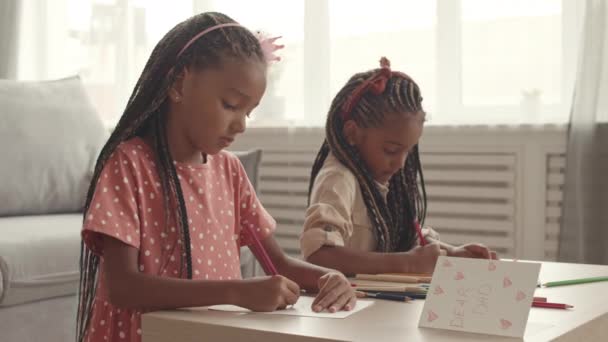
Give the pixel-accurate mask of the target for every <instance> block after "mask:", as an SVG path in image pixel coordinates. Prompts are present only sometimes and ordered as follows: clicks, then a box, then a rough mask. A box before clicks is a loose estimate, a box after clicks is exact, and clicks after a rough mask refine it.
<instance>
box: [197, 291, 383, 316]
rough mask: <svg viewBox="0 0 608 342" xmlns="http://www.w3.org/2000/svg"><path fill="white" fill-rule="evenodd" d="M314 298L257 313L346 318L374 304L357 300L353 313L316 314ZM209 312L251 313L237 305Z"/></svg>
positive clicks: (302, 297)
mask: <svg viewBox="0 0 608 342" xmlns="http://www.w3.org/2000/svg"><path fill="white" fill-rule="evenodd" d="M313 300H314V297H308V296H301V297H300V299H298V302H297V303H296V304H295V305H293V306H291V307H290V308H287V309H285V310H277V311H273V312H256V314H257V313H261V314H267V315H290V316H303V317H317V318H346V317H348V316H350V315H352V314H354V313H356V312H359V311H361V310H363V309H365V308H367V307H368V306H370V305H372V304H373V303H374V302H373V301H371V300H361V299H358V300H357V305H356V306H355V308H354V309H353V310H351V311H338V312H335V313H330V312H327V311H324V312H314V311H312V309H311V308H310V306H311V304H312V301H313ZM208 309H209V310H214V311H230V312H251V311H250V310H248V309H245V308H242V307H240V306H236V305H214V306H210V307H208Z"/></svg>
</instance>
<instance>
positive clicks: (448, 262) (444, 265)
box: [443, 260, 452, 267]
mask: <svg viewBox="0 0 608 342" xmlns="http://www.w3.org/2000/svg"><path fill="white" fill-rule="evenodd" d="M443 267H452V263H451V262H450V260H444V261H443Z"/></svg>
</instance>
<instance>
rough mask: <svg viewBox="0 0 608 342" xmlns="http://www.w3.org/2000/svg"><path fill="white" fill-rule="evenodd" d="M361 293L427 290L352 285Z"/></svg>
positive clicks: (421, 290)
mask: <svg viewBox="0 0 608 342" xmlns="http://www.w3.org/2000/svg"><path fill="white" fill-rule="evenodd" d="M352 286H353V287H354V288H356V289H357V290H359V291H382V292H414V293H426V292H427V289H425V288H422V287H417V286H390V285H358V284H352Z"/></svg>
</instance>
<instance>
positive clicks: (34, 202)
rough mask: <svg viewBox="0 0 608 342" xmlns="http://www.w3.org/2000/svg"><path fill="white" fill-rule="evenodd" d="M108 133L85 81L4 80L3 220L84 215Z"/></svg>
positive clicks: (0, 96)
mask: <svg viewBox="0 0 608 342" xmlns="http://www.w3.org/2000/svg"><path fill="white" fill-rule="evenodd" d="M107 135H108V133H107V132H106V130H105V129H104V126H103V123H102V121H101V119H100V118H99V116H98V115H97V113H96V112H95V109H94V108H93V106H92V104H91V102H90V100H89V98H88V97H87V94H86V92H85V89H84V87H83V85H82V82H81V80H80V78H79V77H70V78H66V79H61V80H56V81H43V82H19V81H11V80H0V163H1V164H2V166H1V167H0V216H7V215H26V214H49V213H66V212H76V211H80V210H81V209H82V207H83V204H84V200H85V195H86V191H87V188H88V186H89V182H90V180H91V177H92V173H93V168H94V167H95V161H96V158H97V155H98V153H99V151H100V150H101V147H102V146H103V143H104V142H105V140H106V139H107Z"/></svg>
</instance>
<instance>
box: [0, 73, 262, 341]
mask: <svg viewBox="0 0 608 342" xmlns="http://www.w3.org/2000/svg"><path fill="white" fill-rule="evenodd" d="M107 136H108V134H107V130H106V129H105V128H104V126H103V124H102V122H101V120H100V119H99V117H98V115H97V114H96V113H95V110H94V109H93V107H92V106H91V104H90V102H89V100H88V98H87V96H86V94H85V91H84V88H83V86H82V83H81V81H80V79H79V78H77V77H73V78H67V79H62V80H57V81H47V82H15V81H6V80H0V162H1V163H2V166H1V167H0V341H2V342H12V341H15V342H17V341H19V342H28V341H46V342H59V341H61V342H65V341H73V340H74V330H75V328H74V326H75V319H76V318H75V317H76V316H75V313H76V305H77V297H76V291H77V287H78V279H79V273H78V260H79V255H80V228H81V224H82V214H81V212H80V210H81V208H82V203H83V201H84V195H85V192H86V190H87V187H88V183H89V181H90V179H91V175H92V170H93V167H94V164H95V160H96V158H97V155H98V152H99V150H100V149H101V147H102V145H103V143H104V142H105V140H106V139H107ZM236 154H237V155H238V156H239V158H240V159H241V161H242V163H243V165H244V166H245V169H246V171H247V173H248V175H249V177H250V178H251V181H252V183H253V184H254V186H256V185H257V178H258V175H257V172H258V165H259V162H260V158H261V151H259V150H254V151H250V152H242V153H238V152H237V153H236ZM241 268H242V273H243V276H244V277H249V276H253V275H259V274H261V273H262V271H261V268H260V267H259V265H258V264H257V263H256V262H255V259H254V258H253V256H252V255H251V252H250V251H249V250H248V249H243V250H242V252H241Z"/></svg>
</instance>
